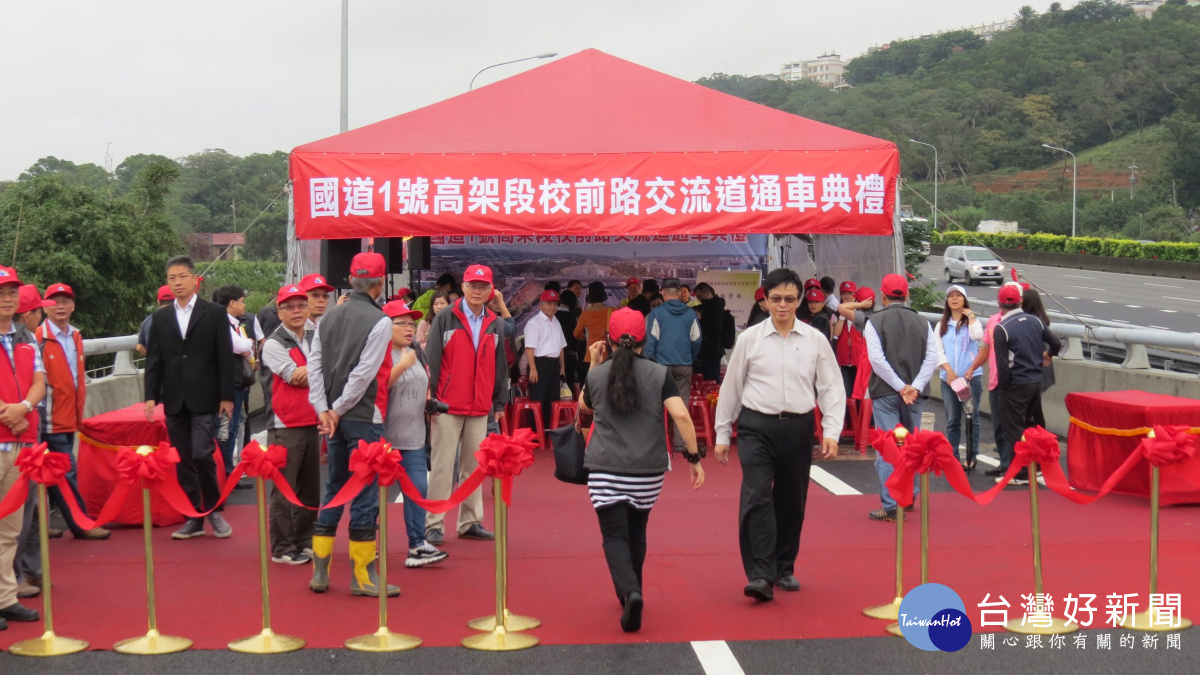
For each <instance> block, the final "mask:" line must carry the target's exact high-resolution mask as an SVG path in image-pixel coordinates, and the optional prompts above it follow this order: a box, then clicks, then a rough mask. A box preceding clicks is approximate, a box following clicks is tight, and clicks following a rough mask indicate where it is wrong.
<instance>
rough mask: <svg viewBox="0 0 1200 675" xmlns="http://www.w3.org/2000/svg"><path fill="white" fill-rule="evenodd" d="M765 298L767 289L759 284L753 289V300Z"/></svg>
mask: <svg viewBox="0 0 1200 675" xmlns="http://www.w3.org/2000/svg"><path fill="white" fill-rule="evenodd" d="M766 299H767V289H765V288H763V287H762V286H759V287H758V290H757V291H754V301H755V302H762V301H763V300H766Z"/></svg>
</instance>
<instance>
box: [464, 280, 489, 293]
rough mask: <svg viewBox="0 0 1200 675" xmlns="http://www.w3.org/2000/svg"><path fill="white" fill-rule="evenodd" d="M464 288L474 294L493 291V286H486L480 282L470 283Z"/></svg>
mask: <svg viewBox="0 0 1200 675" xmlns="http://www.w3.org/2000/svg"><path fill="white" fill-rule="evenodd" d="M463 288H465V289H467V290H468V291H471V292H473V293H486V292H488V291H490V290H492V285H491V284H485V283H483V282H480V281H468V282H467V283H465V284H463Z"/></svg>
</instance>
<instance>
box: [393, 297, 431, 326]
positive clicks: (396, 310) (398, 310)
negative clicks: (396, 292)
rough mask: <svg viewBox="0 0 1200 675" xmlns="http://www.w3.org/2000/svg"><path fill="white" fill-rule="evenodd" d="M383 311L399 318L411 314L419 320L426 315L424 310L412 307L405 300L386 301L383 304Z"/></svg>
mask: <svg viewBox="0 0 1200 675" xmlns="http://www.w3.org/2000/svg"><path fill="white" fill-rule="evenodd" d="M383 313H384V314H387V315H388V316H390V317H392V318H393V319H399V318H400V317H402V316H411V317H412V318H414V319H416V320H417V321H420V320H421V319H422V318H424V317H425V314H424V312H418V311H417V310H415V309H410V308H409V306H408V305H407V304H405V302H404V301H403V300H392V301H391V302H388V303H385V304H384V305H383Z"/></svg>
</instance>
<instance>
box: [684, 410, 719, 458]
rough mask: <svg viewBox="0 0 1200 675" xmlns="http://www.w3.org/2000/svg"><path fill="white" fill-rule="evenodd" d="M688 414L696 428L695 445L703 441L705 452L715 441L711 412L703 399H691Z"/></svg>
mask: <svg viewBox="0 0 1200 675" xmlns="http://www.w3.org/2000/svg"><path fill="white" fill-rule="evenodd" d="M688 412H689V413H691V415H692V424H694V425H695V426H696V444H697V445H699V444H700V439H702V438H703V439H704V448H705V449H706V450H707V449H708V448H709V446H711V445H712V444H713V442H715V441H716V434H715V433H713V421H712V411H711V410H710V408H709V407H708V401H707V400H705V399H703V398H693V399H692V400H691V402H690V403H689V404H688Z"/></svg>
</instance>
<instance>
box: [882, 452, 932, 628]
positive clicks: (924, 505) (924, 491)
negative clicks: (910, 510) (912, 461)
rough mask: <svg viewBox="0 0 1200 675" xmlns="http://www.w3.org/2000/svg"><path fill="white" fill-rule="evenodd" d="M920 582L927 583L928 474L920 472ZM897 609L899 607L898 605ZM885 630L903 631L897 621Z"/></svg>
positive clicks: (898, 510)
mask: <svg viewBox="0 0 1200 675" xmlns="http://www.w3.org/2000/svg"><path fill="white" fill-rule="evenodd" d="M903 512H904V509H901V508H897V509H896V514H897V517H899V514H900V513H903ZM921 583H922V584H927V583H929V474H927V473H923V474H921ZM897 609H899V607H898V606H897ZM897 618H899V617H897ZM885 630H887V632H889V633H891V634H892V635H895V636H896V637H904V633H903V632H901V631H900V622H899V621H893V622H892V623H889V624H888V625H887V628H886V629H885Z"/></svg>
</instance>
